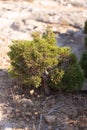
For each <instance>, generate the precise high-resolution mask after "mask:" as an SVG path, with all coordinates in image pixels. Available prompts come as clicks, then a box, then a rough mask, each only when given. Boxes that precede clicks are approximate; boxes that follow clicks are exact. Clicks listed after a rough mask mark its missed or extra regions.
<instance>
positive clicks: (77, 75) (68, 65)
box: [51, 54, 84, 91]
mask: <svg viewBox="0 0 87 130" xmlns="http://www.w3.org/2000/svg"><path fill="white" fill-rule="evenodd" d="M58 68H61V70H62V71H59V72H60V73H58V74H57V75H55V74H56V72H55V71H54V72H55V74H54V72H52V74H51V77H52V75H53V77H52V80H51V85H52V86H51V87H52V88H54V89H55V88H56V89H57V90H64V91H74V90H80V89H81V87H82V84H83V81H84V74H83V71H82V69H81V68H80V65H79V64H78V60H77V58H76V55H75V54H70V55H69V56H67V57H65V59H63V60H62V61H61V62H60V64H59V65H58ZM58 77H59V79H60V80H58V79H57V78H58ZM56 79H57V80H56Z"/></svg>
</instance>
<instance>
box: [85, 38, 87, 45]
mask: <svg viewBox="0 0 87 130" xmlns="http://www.w3.org/2000/svg"><path fill="white" fill-rule="evenodd" d="M85 46H86V47H87V37H85Z"/></svg>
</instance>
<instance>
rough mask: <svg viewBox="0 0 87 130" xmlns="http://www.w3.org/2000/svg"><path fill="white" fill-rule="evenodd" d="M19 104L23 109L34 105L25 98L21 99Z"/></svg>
mask: <svg viewBox="0 0 87 130" xmlns="http://www.w3.org/2000/svg"><path fill="white" fill-rule="evenodd" d="M20 102H21V103H22V105H23V106H24V107H27V106H31V107H32V106H34V103H33V102H32V100H31V99H26V98H23V99H21V101H20Z"/></svg>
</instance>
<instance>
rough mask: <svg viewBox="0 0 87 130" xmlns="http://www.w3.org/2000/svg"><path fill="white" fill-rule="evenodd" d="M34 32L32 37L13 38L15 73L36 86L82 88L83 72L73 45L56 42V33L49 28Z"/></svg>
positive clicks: (12, 66) (62, 88)
mask: <svg viewBox="0 0 87 130" xmlns="http://www.w3.org/2000/svg"><path fill="white" fill-rule="evenodd" d="M32 36H33V40H32V41H26V40H22V41H13V44H12V45H11V46H10V52H9V53H8V55H9V57H10V59H11V68H10V73H11V74H12V76H14V77H16V78H18V80H19V82H20V83H21V84H24V85H26V86H33V87H36V88H38V87H40V86H41V87H45V88H46V87H51V88H54V89H57V90H66V89H67V90H74V89H75V90H77V89H79V88H80V86H81V84H82V82H83V73H82V70H81V68H80V66H79V64H78V63H77V59H76V57H75V56H74V55H71V53H70V48H68V47H59V46H57V45H56V39H55V34H54V33H53V32H52V31H51V30H49V29H47V30H46V32H45V33H44V34H42V35H40V33H38V32H36V33H34V34H32Z"/></svg>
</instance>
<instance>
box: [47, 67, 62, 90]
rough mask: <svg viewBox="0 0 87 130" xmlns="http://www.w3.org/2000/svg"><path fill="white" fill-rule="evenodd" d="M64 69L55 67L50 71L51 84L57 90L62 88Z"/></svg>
mask: <svg viewBox="0 0 87 130" xmlns="http://www.w3.org/2000/svg"><path fill="white" fill-rule="evenodd" d="M63 75H64V71H63V70H61V69H58V68H54V69H53V70H51V71H50V72H49V82H48V83H49V86H50V87H51V88H53V89H56V90H61V86H60V83H61V81H62V78H63Z"/></svg>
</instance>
